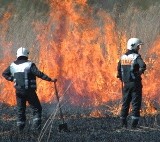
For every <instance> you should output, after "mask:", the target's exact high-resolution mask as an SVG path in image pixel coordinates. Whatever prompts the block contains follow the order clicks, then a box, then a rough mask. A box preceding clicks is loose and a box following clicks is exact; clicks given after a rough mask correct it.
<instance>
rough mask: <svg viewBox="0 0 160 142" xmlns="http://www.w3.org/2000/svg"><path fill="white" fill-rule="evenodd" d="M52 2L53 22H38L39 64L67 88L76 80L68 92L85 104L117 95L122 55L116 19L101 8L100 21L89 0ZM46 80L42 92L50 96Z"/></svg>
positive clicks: (51, 19)
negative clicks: (87, 1) (67, 85)
mask: <svg viewBox="0 0 160 142" xmlns="http://www.w3.org/2000/svg"><path fill="white" fill-rule="evenodd" d="M49 2H50V8H51V11H50V14H49V15H50V17H49V22H48V23H47V24H40V23H34V26H35V29H36V32H38V33H39V34H38V36H37V40H38V42H39V43H40V57H41V59H40V60H39V63H40V66H39V67H40V68H41V69H43V71H44V72H46V73H47V74H50V75H52V76H53V77H54V76H55V77H57V78H58V80H59V82H61V84H60V88H63V90H64V89H65V88H66V84H68V82H70V81H73V82H74V83H73V84H72V87H71V89H70V93H71V94H69V95H68V96H69V100H70V102H71V103H72V104H83V101H85V99H86V100H87V101H89V103H88V104H90V105H97V102H98V105H99V104H100V103H103V102H107V101H109V100H115V99H117V97H118V96H117V95H115V94H117V92H114V91H113V88H114V87H116V86H117V84H118V83H117V81H116V79H115V72H116V64H117V58H118V56H119V55H118V53H117V51H118V47H117V44H118V38H117V36H116V35H117V32H116V30H115V22H114V20H113V19H112V18H111V16H110V15H108V14H106V12H104V11H102V10H100V11H98V12H97V14H96V16H97V17H98V18H100V21H101V23H97V20H95V19H94V17H93V15H92V14H93V13H92V12H93V10H92V9H91V8H89V7H88V6H87V4H86V1H79V2H78V3H75V2H73V1H65V2H62V3H56V2H55V1H49ZM77 5H78V6H79V8H78V9H76V8H75V7H76V6H77ZM84 11H86V13H84ZM97 24H99V25H98V26H97ZM53 28H54V30H52V29H53ZM40 29H42V30H40ZM46 51H47V52H46ZM46 57H47V58H46ZM45 83H46V82H43V83H41V85H39V86H42V87H40V88H41V89H40V90H39V93H40V92H44V93H42V94H45V96H46V99H49V98H51V97H50V95H51V92H50V90H49V89H48V88H51V86H48V85H46V84H45ZM42 88H43V89H42ZM81 100H83V101H81ZM83 105H86V102H84V104H83Z"/></svg>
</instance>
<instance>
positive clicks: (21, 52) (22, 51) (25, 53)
mask: <svg viewBox="0 0 160 142" xmlns="http://www.w3.org/2000/svg"><path fill="white" fill-rule="evenodd" d="M28 54H29V51H28V50H27V49H26V48H24V47H20V48H19V49H18V50H17V58H18V57H20V56H25V57H28Z"/></svg>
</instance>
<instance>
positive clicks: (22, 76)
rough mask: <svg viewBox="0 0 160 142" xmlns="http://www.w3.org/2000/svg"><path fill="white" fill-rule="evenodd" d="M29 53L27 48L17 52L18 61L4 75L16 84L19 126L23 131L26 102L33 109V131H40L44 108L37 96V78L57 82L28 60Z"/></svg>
mask: <svg viewBox="0 0 160 142" xmlns="http://www.w3.org/2000/svg"><path fill="white" fill-rule="evenodd" d="M28 54H29V51H28V50H27V49H26V48H23V47H21V48H19V49H18V50H17V60H16V61H14V62H13V63H11V64H10V66H9V67H8V68H7V69H6V70H5V71H4V72H3V73H2V75H3V77H4V78H5V79H7V80H8V81H12V82H14V87H15V90H16V101H17V111H18V114H17V126H18V128H19V130H20V131H21V130H23V129H24V127H25V121H26V115H25V110H26V101H28V103H29V104H30V106H31V107H32V109H33V129H34V130H40V126H41V113H42V107H41V104H40V101H39V99H38V96H37V94H36V88H37V85H36V77H39V78H41V79H43V80H46V81H51V82H56V81H57V79H51V78H50V77H48V76H47V75H45V74H44V73H43V72H41V71H40V70H39V69H38V68H37V67H36V65H35V64H34V63H33V62H31V61H29V60H28Z"/></svg>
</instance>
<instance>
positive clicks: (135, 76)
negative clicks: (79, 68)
mask: <svg viewBox="0 0 160 142" xmlns="http://www.w3.org/2000/svg"><path fill="white" fill-rule="evenodd" d="M142 44H143V43H142V41H141V40H140V39H138V38H130V39H129V40H128V42H127V52H126V53H125V54H124V55H122V56H121V58H120V61H119V62H118V67H117V71H118V74H117V77H118V78H119V79H120V80H121V81H122V83H123V84H122V86H123V87H122V89H123V90H122V91H123V97H122V108H121V117H120V118H121V123H122V127H125V128H126V127H127V116H128V113H129V108H130V104H132V117H131V118H132V121H131V128H133V129H134V128H136V127H137V125H138V121H139V117H140V109H141V102H142V78H141V75H142V74H143V73H144V71H145V70H146V64H145V62H144V61H143V59H142V58H141V55H140V54H139V53H138V52H139V49H140V48H141V46H142Z"/></svg>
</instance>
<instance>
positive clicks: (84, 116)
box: [0, 105, 160, 142]
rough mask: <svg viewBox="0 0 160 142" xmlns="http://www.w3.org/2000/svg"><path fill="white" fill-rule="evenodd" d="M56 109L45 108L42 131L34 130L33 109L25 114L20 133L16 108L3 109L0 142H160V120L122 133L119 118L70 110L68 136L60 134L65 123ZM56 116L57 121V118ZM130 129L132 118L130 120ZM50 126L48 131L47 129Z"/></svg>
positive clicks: (155, 118)
mask: <svg viewBox="0 0 160 142" xmlns="http://www.w3.org/2000/svg"><path fill="white" fill-rule="evenodd" d="M55 107H56V106H54V105H43V120H42V121H43V122H42V126H46V127H43V130H41V132H35V131H33V130H31V123H32V115H31V113H32V112H31V109H30V108H29V107H28V108H27V110H26V114H27V122H26V127H25V130H24V131H23V132H21V133H19V132H18V130H17V128H16V117H15V114H16V110H15V107H9V106H6V105H1V108H0V110H1V111H0V114H1V115H0V142H159V141H160V137H159V136H160V126H159V125H160V116H159V115H156V116H145V117H141V119H140V122H139V128H138V129H136V130H132V129H130V127H129V128H128V129H121V128H120V127H119V123H120V121H119V117H118V116H117V117H116V116H114V115H108V114H105V115H103V117H98V118H94V117H91V116H90V112H91V109H84V108H83V109H82V108H81V109H80V108H78V107H77V108H73V107H72V108H69V107H66V109H65V110H64V116H65V122H66V123H67V126H68V129H69V132H59V124H62V121H61V120H60V119H59V116H58V114H57V115H55V110H56V109H55ZM54 115H55V117H54ZM128 123H129V125H130V117H128ZM47 126H48V127H47Z"/></svg>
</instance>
